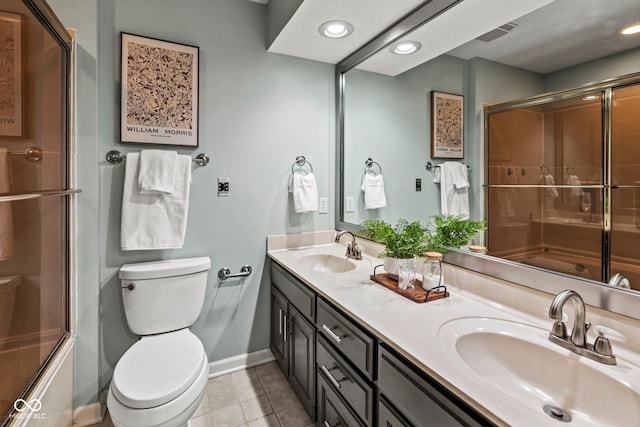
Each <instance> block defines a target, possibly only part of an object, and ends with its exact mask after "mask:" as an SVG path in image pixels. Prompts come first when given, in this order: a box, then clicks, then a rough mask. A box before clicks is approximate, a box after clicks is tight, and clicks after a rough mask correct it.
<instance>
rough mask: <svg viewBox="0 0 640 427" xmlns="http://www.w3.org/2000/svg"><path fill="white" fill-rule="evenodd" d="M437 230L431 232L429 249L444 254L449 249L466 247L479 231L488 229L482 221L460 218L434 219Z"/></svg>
mask: <svg viewBox="0 0 640 427" xmlns="http://www.w3.org/2000/svg"><path fill="white" fill-rule="evenodd" d="M433 222H434V224H435V229H434V230H432V231H430V232H429V235H428V239H429V244H428V245H427V248H428V250H429V251H432V252H440V253H444V252H446V251H447V249H448V248H459V247H461V246H464V245H466V244H467V243H469V242H470V241H471V239H472V238H473V237H474V236H475V235H476V233H478V232H479V231H484V230H485V229H486V227H485V226H484V222H482V221H472V220H470V219H464V218H462V217H459V216H447V217H438V216H437V217H434V220H433Z"/></svg>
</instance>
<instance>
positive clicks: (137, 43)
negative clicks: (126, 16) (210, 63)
mask: <svg viewBox="0 0 640 427" xmlns="http://www.w3.org/2000/svg"><path fill="white" fill-rule="evenodd" d="M120 35H121V43H122V44H121V53H122V57H121V75H120V77H121V78H120V81H121V112H120V115H121V117H120V140H121V141H122V142H131V143H143V144H163V145H180V146H186V147H198V95H199V94H198V90H199V48H198V47H197V46H190V45H185V44H180V43H173V42H169V41H165V40H159V39H154V38H149V37H144V36H139V35H134V34H129V33H124V32H123V33H120Z"/></svg>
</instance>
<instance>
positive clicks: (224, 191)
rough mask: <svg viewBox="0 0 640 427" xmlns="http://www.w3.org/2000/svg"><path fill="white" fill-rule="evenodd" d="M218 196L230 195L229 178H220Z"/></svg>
mask: <svg viewBox="0 0 640 427" xmlns="http://www.w3.org/2000/svg"><path fill="white" fill-rule="evenodd" d="M218 197H229V178H218Z"/></svg>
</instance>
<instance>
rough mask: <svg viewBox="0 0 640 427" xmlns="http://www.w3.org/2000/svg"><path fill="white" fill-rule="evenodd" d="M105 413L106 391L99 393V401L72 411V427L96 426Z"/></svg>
mask: <svg viewBox="0 0 640 427" xmlns="http://www.w3.org/2000/svg"><path fill="white" fill-rule="evenodd" d="M106 411H107V391H106V390H105V391H103V392H102V393H100V401H99V402H96V403H92V404H90V405H86V406H80V407H79V408H76V409H75V410H74V411H73V427H85V426H90V425H92V424H98V423H99V422H102V420H103V419H104V414H105V413H106Z"/></svg>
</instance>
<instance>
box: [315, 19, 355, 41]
mask: <svg viewBox="0 0 640 427" xmlns="http://www.w3.org/2000/svg"><path fill="white" fill-rule="evenodd" d="M318 32H319V33H320V35H321V36H324V37H328V38H330V39H341V38H343V37H347V36H348V35H349V34H351V33H353V25H351V24H350V23H348V22H347V21H339V20H338V21H328V22H325V23H324V24H322V25H320V27H318Z"/></svg>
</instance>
